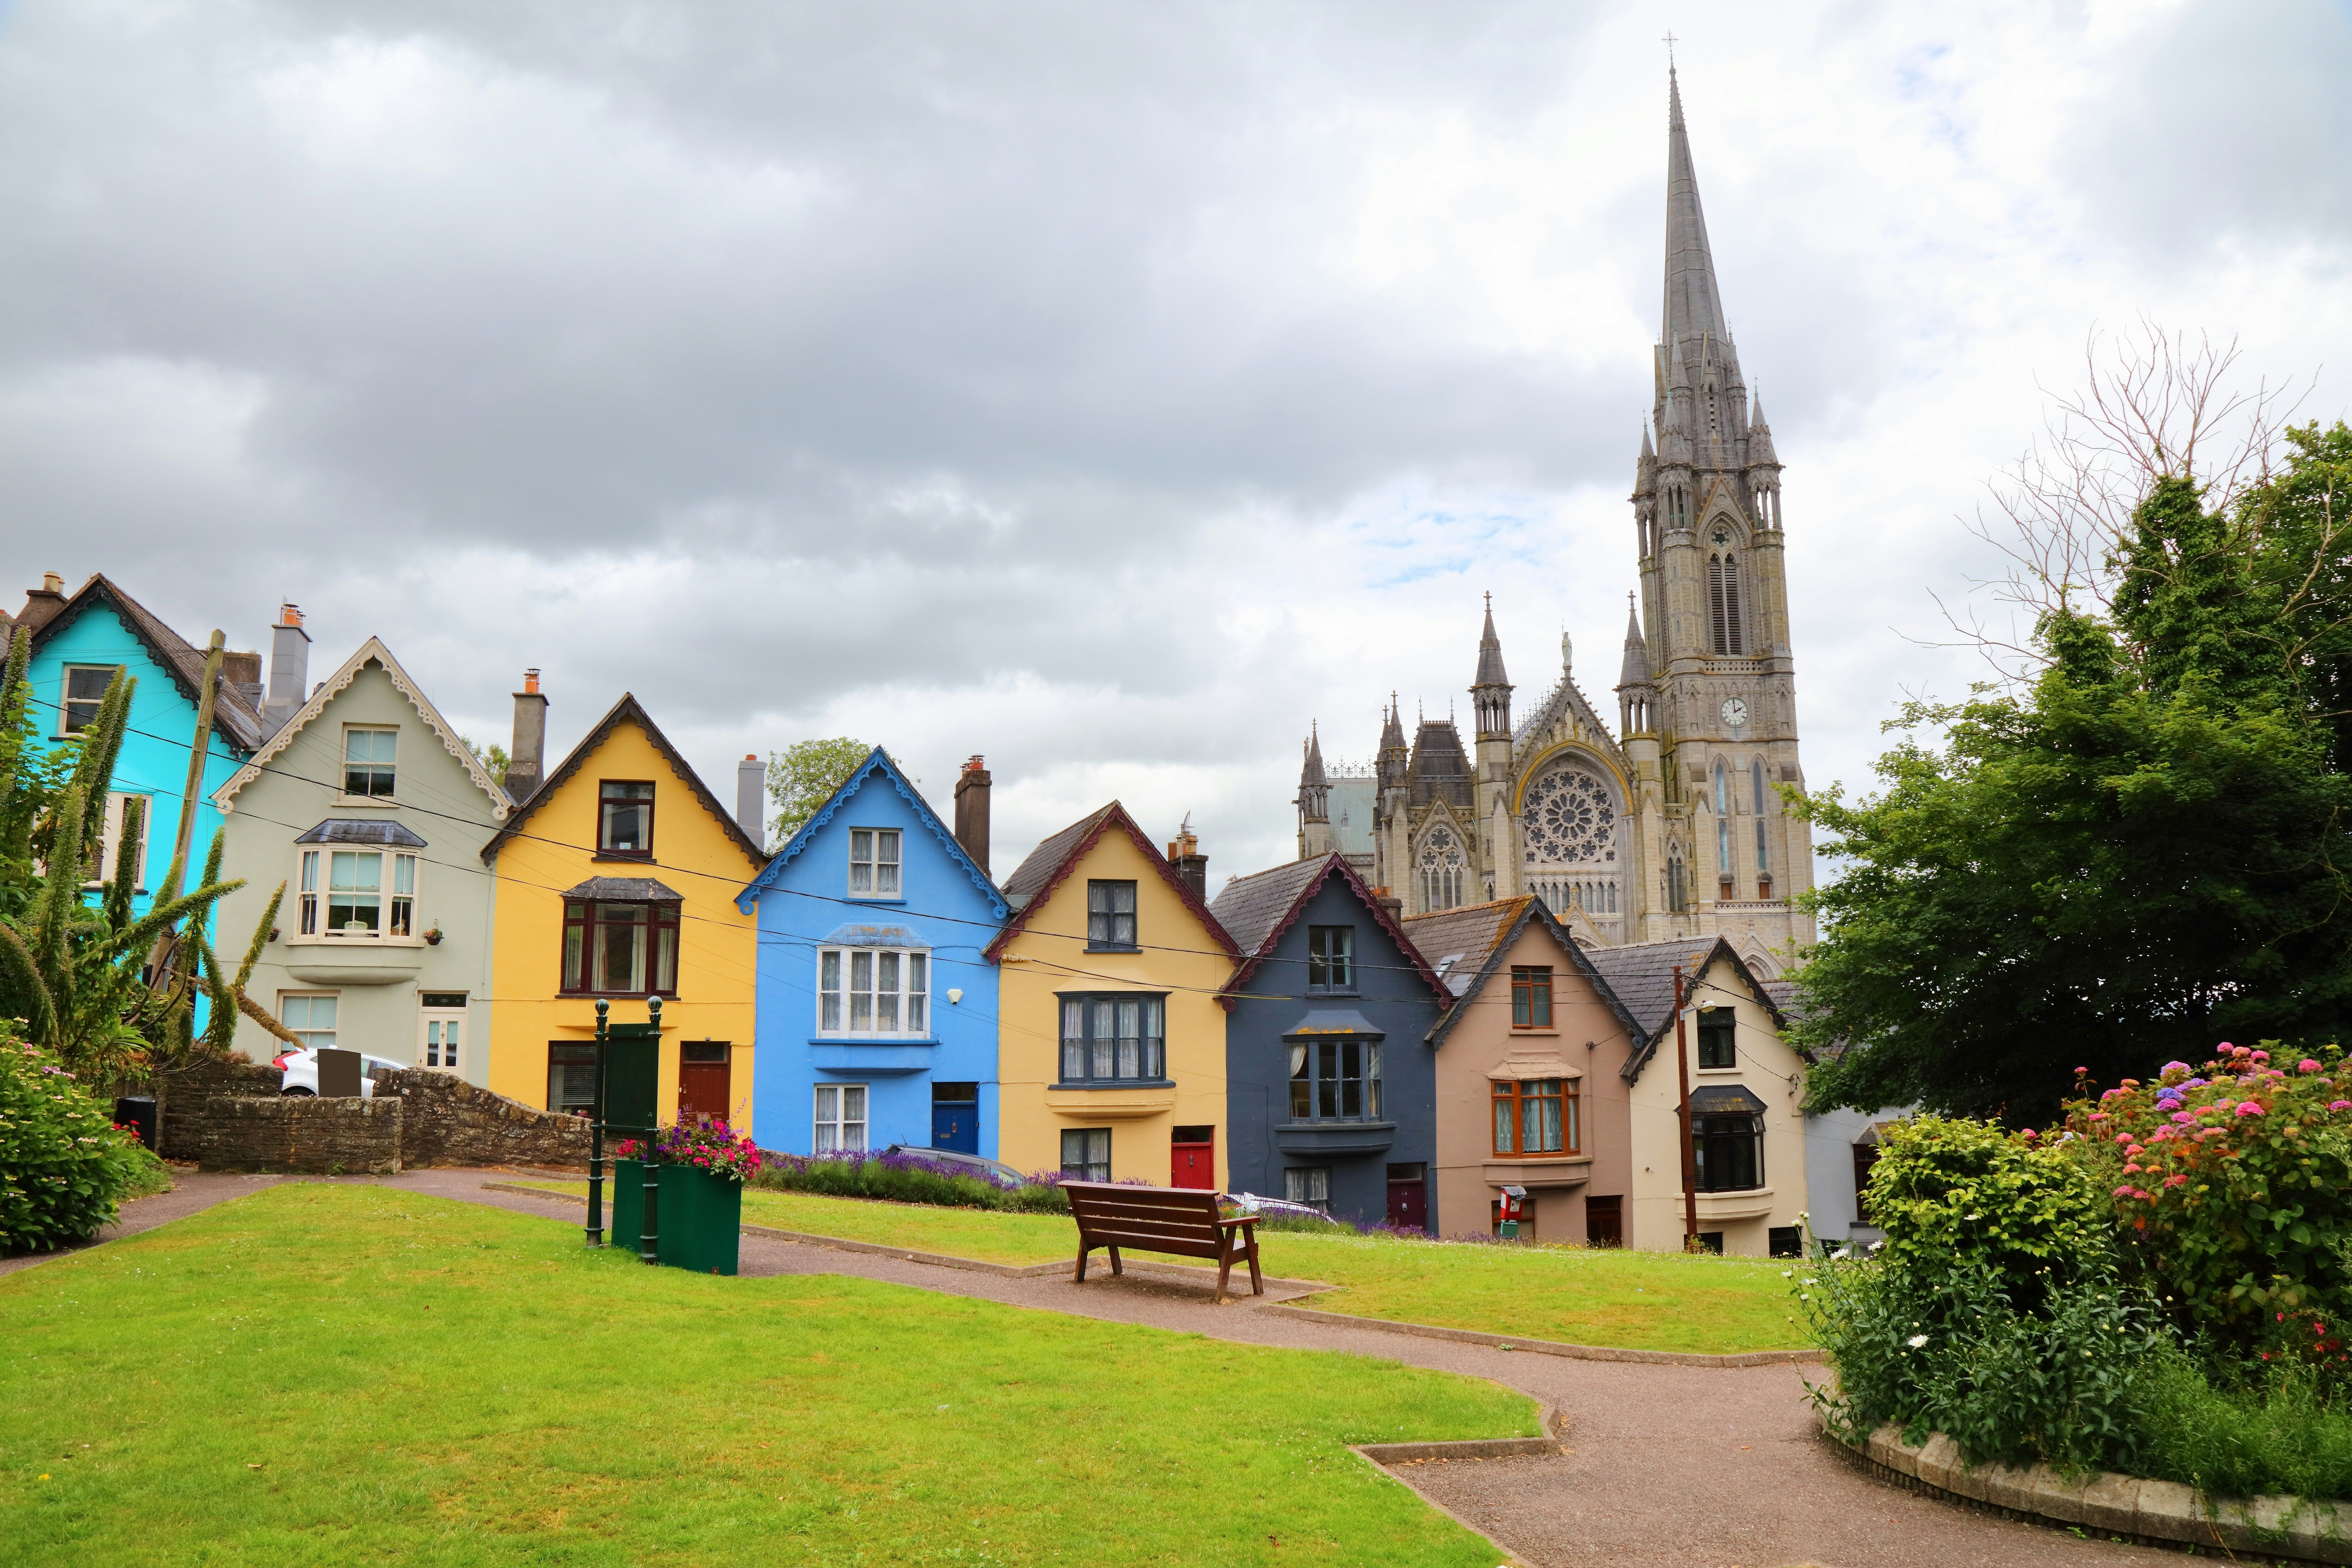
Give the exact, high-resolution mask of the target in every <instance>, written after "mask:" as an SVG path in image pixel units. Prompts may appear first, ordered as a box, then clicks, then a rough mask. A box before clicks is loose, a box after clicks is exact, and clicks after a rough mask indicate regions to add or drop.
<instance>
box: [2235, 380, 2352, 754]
mask: <svg viewBox="0 0 2352 1568" xmlns="http://www.w3.org/2000/svg"><path fill="white" fill-rule="evenodd" d="M2284 439H2285V442H2286V447H2287V460H2286V462H2285V464H2284V466H2283V467H2282V468H2281V469H2280V470H2279V472H2277V473H2276V474H2274V475H2273V476H2271V477H2270V478H2269V479H2267V480H2265V481H2264V482H2263V483H2262V484H2259V485H2256V486H2253V487H2252V489H2249V490H2248V491H2247V492H2246V494H2245V496H2244V497H2243V498H2242V500H2240V501H2239V503H2238V508H2237V520H2238V523H2239V527H2240V531H2241V533H2242V537H2243V538H2244V540H2245V542H2246V543H2247V546H2248V548H2249V550H2250V552H2251V553H2252V570H2253V575H2254V577H2255V580H2256V581H2257V582H2258V583H2260V584H2263V585H2264V587H2265V588H2267V589H2268V591H2269V595H2270V607H2271V608H2272V609H2273V613H2274V616H2275V619H2274V621H2273V623H2272V624H2271V625H2269V626H2264V627H2263V634H2264V640H2265V642H2266V643H2267V644H2268V646H2270V647H2272V648H2273V651H2274V654H2275V657H2276V658H2277V659H2278V662H2279V664H2280V667H2281V668H2284V669H2287V670H2289V671H2291V672H2293V673H2294V675H2295V676H2296V678H2297V679H2298V681H2299V683H2300V685H2301V688H2302V692H2303V698H2304V701H2305V704H2306V705H2307V706H2308V707H2309V709H2310V710H2311V713H2312V716H2313V717H2314V718H2315V719H2316V720H2317V721H2319V722H2320V724H2321V725H2322V726H2323V727H2324V728H2325V729H2326V732H2327V736H2328V761H2329V765H2331V766H2332V767H2334V768H2335V770H2336V772H2337V773H2352V429H2347V427H2346V426H2345V425H2344V423H2343V421H2341V420H2338V421H2337V422H2336V426H2334V428H2332V429H2328V430H2326V431H2323V430H2321V428H2320V427H2319V426H2318V424H2317V423H2316V422H2314V423H2312V424H2309V425H2306V426H2301V427H2300V428H2290V429H2288V430H2287V431H2285V432H2284Z"/></svg>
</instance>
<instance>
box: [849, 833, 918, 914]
mask: <svg viewBox="0 0 2352 1568" xmlns="http://www.w3.org/2000/svg"><path fill="white" fill-rule="evenodd" d="M905 853H906V837H905V834H904V832H903V830H902V829H899V828H896V827H853V828H851V829H850V830H849V896H850V897H851V898H853V899H880V900H903V899H904V898H906V896H907V892H906V888H907V867H906V860H905Z"/></svg>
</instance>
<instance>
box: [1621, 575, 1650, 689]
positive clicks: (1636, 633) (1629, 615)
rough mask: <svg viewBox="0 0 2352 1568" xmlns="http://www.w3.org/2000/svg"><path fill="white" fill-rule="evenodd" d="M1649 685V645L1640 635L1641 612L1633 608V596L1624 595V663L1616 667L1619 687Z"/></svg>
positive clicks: (1645, 638)
mask: <svg viewBox="0 0 2352 1568" xmlns="http://www.w3.org/2000/svg"><path fill="white" fill-rule="evenodd" d="M1649 683H1650V643H1649V639H1648V638H1647V637H1643V635H1642V612H1641V611H1639V610H1637V609H1635V608H1634V607H1633V594H1632V593H1631V592H1630V591H1629V592H1627V594H1626V595H1625V662H1624V663H1623V664H1622V665H1621V666H1619V667H1618V670H1617V684H1618V685H1620V686H1647V685H1648V684H1649Z"/></svg>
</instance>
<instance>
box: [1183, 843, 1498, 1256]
mask: <svg viewBox="0 0 2352 1568" xmlns="http://www.w3.org/2000/svg"><path fill="white" fill-rule="evenodd" d="M1209 908H1210V912H1211V913H1212V914H1213V915H1215V916H1216V918H1217V920H1218V921H1219V923H1221V924H1223V926H1224V928H1225V930H1226V931H1229V932H1230V933H1232V935H1233V938H1234V942H1236V943H1238V944H1239V945H1240V947H1241V950H1242V954H1243V957H1242V963H1241V966H1240V967H1239V968H1238V969H1236V970H1235V971H1234V979H1233V982H1232V984H1231V985H1230V986H1229V988H1228V989H1229V993H1230V995H1231V1006H1232V1010H1231V1012H1230V1013H1229V1014H1228V1015H1227V1016H1226V1023H1225V1082H1226V1098H1227V1103H1226V1117H1227V1119H1228V1120H1227V1125H1228V1128H1229V1130H1230V1131H1229V1133H1228V1136H1229V1137H1230V1138H1231V1140H1232V1150H1231V1155H1230V1158H1229V1161H1228V1167H1229V1171H1230V1175H1229V1178H1228V1179H1229V1181H1230V1183H1231V1184H1232V1186H1233V1189H1234V1191H1235V1192H1247V1193H1254V1194H1260V1195H1262V1196H1267V1197H1279V1198H1288V1199H1290V1200H1292V1201H1294V1202H1297V1203H1307V1204H1313V1205H1316V1206H1318V1207H1319V1208H1322V1209H1324V1210H1326V1211H1327V1212H1328V1213H1330V1214H1331V1215H1334V1216H1336V1217H1339V1218H1344V1219H1352V1220H1357V1221H1360V1222H1373V1221H1379V1220H1383V1219H1385V1220H1387V1221H1388V1222H1389V1223H1390V1224H1392V1225H1399V1226H1407V1227H1409V1228H1412V1229H1415V1230H1427V1229H1429V1228H1430V1222H1431V1220H1432V1219H1433V1217H1434V1216H1435V1215H1436V1213H1437V1203H1436V1194H1435V1193H1434V1192H1433V1190H1432V1185H1431V1184H1432V1182H1433V1179H1434V1170H1433V1163H1434V1161H1435V1159H1436V1143H1437V1136H1436V1121H1437V1115H1436V1109H1437V1108H1436V1092H1437V1083H1436V1070H1435V1066H1434V1063H1435V1057H1434V1056H1433V1052H1432V1047H1429V1046H1428V1045H1426V1044H1424V1043H1423V1041H1424V1039H1425V1037H1427V1036H1428V1034H1429V1032H1430V1027H1431V1026H1432V1025H1433V1024H1435V1023H1436V1021H1437V1018H1438V1016H1439V1014H1440V1013H1442V1012H1443V1011H1444V1009H1445V1008H1446V1007H1447V1006H1448V1005H1451V1004H1452V1001H1453V994H1452V993H1450V992H1449V991H1447V990H1446V989H1445V986H1444V983H1443V982H1441V981H1440V980H1439V979H1438V977H1437V975H1436V973H1434V972H1433V970H1431V968H1430V967H1429V964H1428V963H1427V962H1426V961H1424V960H1423V958H1422V956H1421V954H1420V953H1418V952H1415V951H1414V950H1413V946H1412V942H1409V941H1407V940H1406V938H1405V936H1404V933H1403V931H1402V930H1401V929H1400V928H1399V927H1398V925H1397V923H1396V921H1395V920H1394V919H1393V918H1391V914H1390V912H1389V911H1388V910H1384V909H1382V908H1381V902H1380V900H1379V899H1378V898H1376V897H1375V896H1374V895H1373V893H1372V890H1371V889H1370V888H1369V887H1367V886H1366V885H1365V883H1364V880H1363V879H1362V878H1361V877H1359V876H1358V875H1357V874H1356V872H1355V871H1354V869H1353V868H1350V867H1349V864H1348V862H1347V861H1346V860H1345V859H1344V858H1341V857H1339V856H1338V855H1321V856H1317V857H1315V858H1312V859H1307V860H1300V861H1297V862H1294V863H1293V864H1291V865H1287V866H1278V867H1276V868H1274V869H1273V870H1271V871H1261V872H1259V873H1258V874H1257V875H1256V876H1255V877H1240V878H1236V879H1234V880H1233V881H1231V882H1228V883H1226V884H1225V887H1224V890H1223V892H1221V893H1219V894H1218V895H1217V898H1216V901H1215V902H1214V903H1213V904H1212V905H1210V906H1209Z"/></svg>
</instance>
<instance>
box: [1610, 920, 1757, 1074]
mask: <svg viewBox="0 0 2352 1568" xmlns="http://www.w3.org/2000/svg"><path fill="white" fill-rule="evenodd" d="M1588 956H1589V957H1590V958H1591V961H1592V963H1593V966H1594V967H1595V968H1597V969H1599V970H1600V971H1601V974H1602V976H1603V977H1605V978H1606V979H1607V980H1608V982H1609V984H1611V985H1612V987H1614V988H1615V990H1616V992H1617V994H1618V995H1619V996H1620V997H1621V998H1622V999H1623V1001H1624V1003H1625V1005H1626V1006H1627V1007H1628V1008H1630V1009H1631V1010H1632V1013H1633V1016H1634V1017H1635V1018H1637V1019H1638V1020H1640V1025H1641V1032H1640V1034H1639V1035H1637V1036H1636V1038H1637V1039H1639V1038H1643V1037H1646V1043H1645V1044H1643V1047H1642V1048H1640V1049H1638V1050H1636V1051H1635V1052H1634V1053H1633V1055H1632V1056H1631V1057H1630V1058H1627V1059H1626V1062H1625V1066H1624V1068H1622V1074H1621V1076H1622V1077H1623V1078H1624V1079H1625V1081H1626V1082H1628V1083H1631V1082H1633V1080H1634V1079H1638V1078H1640V1077H1641V1076H1642V1069H1643V1068H1645V1067H1647V1066H1649V1065H1650V1058H1652V1057H1654V1056H1655V1055H1656V1054H1657V1050H1658V1045H1659V1042H1661V1041H1662V1040H1664V1038H1665V1037H1666V1035H1667V1026H1669V1025H1671V1024H1672V1023H1673V1022H1674V1021H1675V965H1676V964H1680V965H1681V966H1682V971H1683V973H1685V975H1689V974H1696V973H1700V972H1702V971H1704V970H1705V969H1706V967H1707V966H1708V965H1710V964H1712V963H1715V961H1716V960H1717V959H1718V958H1719V959H1722V960H1724V961H1726V962H1727V963H1729V964H1730V965H1731V969H1732V973H1735V974H1737V975H1738V977H1739V978H1740V980H1741V981H1743V982H1744V983H1745V984H1747V986H1748V990H1749V991H1750V992H1751V993H1752V994H1754V995H1755V997H1756V999H1757V1000H1758V1001H1759V1002H1761V1003H1763V1004H1764V1006H1765V1009H1766V1011H1768V1012H1769V1013H1770V1014H1771V1015H1772V1022H1773V1024H1774V1025H1775V1026H1778V1027H1780V1028H1783V1029H1785V1028H1787V1027H1788V1026H1789V1018H1788V1015H1787V1014H1785V1013H1783V1012H1781V1010H1780V1002H1779V1000H1778V999H1776V998H1775V997H1774V996H1773V994H1772V993H1771V991H1770V990H1769V988H1768V987H1767V986H1766V985H1765V984H1763V983H1762V982H1761V981H1759V980H1758V979H1757V978H1756V976H1755V974H1754V973H1753V972H1752V971H1750V970H1749V969H1748V964H1747V963H1746V962H1745V961H1744V960H1742V959H1741V958H1740V956H1739V952H1738V949H1736V948H1734V947H1733V946H1732V945H1731V943H1729V942H1726V941H1725V940H1724V939H1723V938H1722V937H1719V936H1704V937H1701V936H1693V937H1677V938H1675V939H1674V940H1672V941H1669V942H1634V943H1633V944H1631V945H1630V946H1626V947H1604V948H1601V949H1599V950H1597V951H1596V952H1592V953H1591V954H1589V955H1588Z"/></svg>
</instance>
